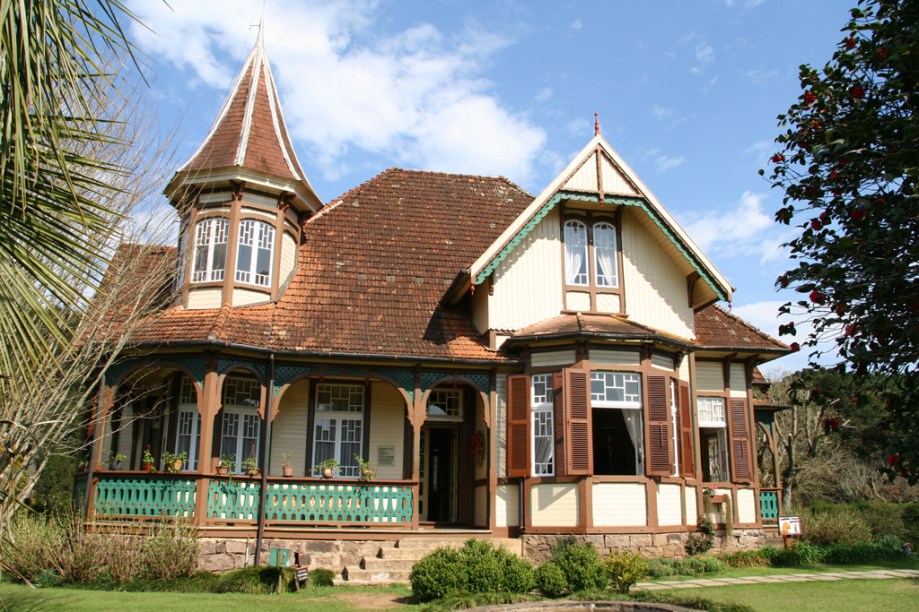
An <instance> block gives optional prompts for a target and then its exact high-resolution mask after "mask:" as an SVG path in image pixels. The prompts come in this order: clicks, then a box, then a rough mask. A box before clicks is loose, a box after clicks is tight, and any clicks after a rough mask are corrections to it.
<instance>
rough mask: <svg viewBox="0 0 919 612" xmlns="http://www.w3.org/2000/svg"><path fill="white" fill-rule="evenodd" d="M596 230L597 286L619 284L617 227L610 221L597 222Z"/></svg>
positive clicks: (595, 262) (595, 260)
mask: <svg viewBox="0 0 919 612" xmlns="http://www.w3.org/2000/svg"><path fill="white" fill-rule="evenodd" d="M593 230H594V273H595V279H596V281H595V282H596V285H597V287H613V288H614V287H618V286H619V261H618V259H617V251H618V249H617V246H616V228H615V227H613V226H612V225H610V224H609V223H597V224H595V225H594V227H593Z"/></svg>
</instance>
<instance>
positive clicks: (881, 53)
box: [877, 47, 887, 59]
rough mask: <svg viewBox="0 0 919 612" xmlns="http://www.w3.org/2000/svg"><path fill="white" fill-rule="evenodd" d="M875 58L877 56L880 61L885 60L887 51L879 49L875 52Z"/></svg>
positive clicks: (882, 48)
mask: <svg viewBox="0 0 919 612" xmlns="http://www.w3.org/2000/svg"><path fill="white" fill-rule="evenodd" d="M877 56H878V57H879V58H881V59H884V58H886V57H887V49H885V48H884V47H881V48H880V49H878V50H877Z"/></svg>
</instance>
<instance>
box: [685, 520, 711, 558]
mask: <svg viewBox="0 0 919 612" xmlns="http://www.w3.org/2000/svg"><path fill="white" fill-rule="evenodd" d="M698 526H699V531H698V533H691V534H689V537H688V538H686V546H685V549H686V554H687V555H689V556H694V555H701V554H702V553H705V552H708V551H709V550H711V549H712V547H713V546H714V545H715V525H714V523H712V520H711V519H710V518H708V516H700V517H699V521H698Z"/></svg>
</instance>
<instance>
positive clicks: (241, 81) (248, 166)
mask: <svg viewBox="0 0 919 612" xmlns="http://www.w3.org/2000/svg"><path fill="white" fill-rule="evenodd" d="M221 179H222V180H239V181H244V182H246V183H257V184H258V183H260V184H262V185H263V186H265V187H268V188H270V189H272V190H273V191H291V192H293V193H294V194H295V195H296V196H297V199H299V200H300V202H298V204H299V206H298V208H304V209H309V210H312V211H315V210H318V209H319V208H320V207H321V206H322V202H321V200H320V199H319V197H318V196H317V195H316V192H315V191H314V190H313V187H312V186H311V185H310V183H309V180H308V179H307V178H306V173H304V172H303V169H302V168H301V167H300V162H299V161H298V160H297V155H296V153H295V152H294V148H293V146H292V145H291V139H290V135H289V134H288V132H287V126H286V125H285V123H284V116H283V113H282V112H281V103H280V100H279V99H278V94H277V87H276V86H275V82H274V77H273V76H272V73H271V66H270V65H269V63H268V54H267V53H266V52H265V45H264V42H263V38H262V35H261V31H260V32H259V37H258V40H257V41H256V44H255V48H254V49H253V50H252V53H251V54H250V55H249V57H248V59H246V62H245V64H244V65H243V68H242V70H241V71H240V74H239V76H238V77H237V79H236V82H235V83H234V85H233V89H232V90H231V91H230V95H229V97H228V98H227V101H226V102H225V103H224V105H223V108H222V109H221V111H220V114H219V115H218V117H217V120H216V121H215V122H214V126H213V127H212V128H211V130H210V132H209V133H208V135H207V137H205V139H204V142H203V143H202V144H201V146H200V147H199V148H198V150H197V151H195V153H194V155H192V156H191V159H189V160H188V161H187V162H185V163H184V164H183V165H182V166H181V167H180V168H179V169H178V170H177V171H176V175H175V177H174V178H173V180H172V181H171V182H170V185H169V187H168V188H167V190H166V192H167V194H169V195H170V196H171V195H172V194H173V193H174V192H175V190H176V189H177V188H178V187H180V186H181V185H190V184H203V183H208V182H215V181H220V180H221Z"/></svg>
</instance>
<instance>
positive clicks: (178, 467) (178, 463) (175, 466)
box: [172, 459, 185, 472]
mask: <svg viewBox="0 0 919 612" xmlns="http://www.w3.org/2000/svg"><path fill="white" fill-rule="evenodd" d="M184 465H185V460H184V459H176V460H175V461H174V462H173V463H172V471H173V472H181V471H182V467H183V466H184Z"/></svg>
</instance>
